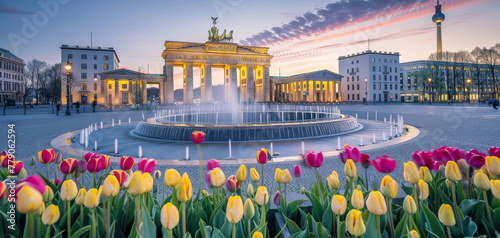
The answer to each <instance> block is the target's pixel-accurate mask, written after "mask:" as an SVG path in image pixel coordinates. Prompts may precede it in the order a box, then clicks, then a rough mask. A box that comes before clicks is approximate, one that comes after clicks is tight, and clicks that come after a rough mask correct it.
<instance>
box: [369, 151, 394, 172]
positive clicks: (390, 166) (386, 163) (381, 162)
mask: <svg viewBox="0 0 500 238" xmlns="http://www.w3.org/2000/svg"><path fill="white" fill-rule="evenodd" d="M372 165H373V167H375V169H376V170H377V171H378V172H379V173H383V174H387V173H392V172H393V171H394V170H395V169H396V160H393V159H391V158H389V156H387V155H383V156H382V157H380V156H377V159H375V160H372Z"/></svg>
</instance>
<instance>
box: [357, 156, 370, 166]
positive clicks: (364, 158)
mask: <svg viewBox="0 0 500 238" xmlns="http://www.w3.org/2000/svg"><path fill="white" fill-rule="evenodd" d="M359 162H361V166H363V168H365V169H367V168H368V167H370V165H372V163H371V161H370V156H369V155H367V154H361V159H360V160H359Z"/></svg>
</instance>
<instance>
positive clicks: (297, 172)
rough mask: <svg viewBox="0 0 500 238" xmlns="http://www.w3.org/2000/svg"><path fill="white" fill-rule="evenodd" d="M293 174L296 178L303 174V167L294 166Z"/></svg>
mask: <svg viewBox="0 0 500 238" xmlns="http://www.w3.org/2000/svg"><path fill="white" fill-rule="evenodd" d="M293 176H295V177H296V178H299V177H300V176H302V169H301V168H300V166H298V165H294V166H293Z"/></svg>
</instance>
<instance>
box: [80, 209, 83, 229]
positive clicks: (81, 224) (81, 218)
mask: <svg viewBox="0 0 500 238" xmlns="http://www.w3.org/2000/svg"><path fill="white" fill-rule="evenodd" d="M80 227H83V206H82V205H80Z"/></svg>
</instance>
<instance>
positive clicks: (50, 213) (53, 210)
mask: <svg viewBox="0 0 500 238" xmlns="http://www.w3.org/2000/svg"><path fill="white" fill-rule="evenodd" d="M60 215H61V214H60V212H59V207H58V206H56V205H54V204H50V205H49V206H48V207H47V208H46V209H45V211H44V212H43V214H42V222H43V224H44V225H46V226H50V225H52V224H54V223H56V222H57V221H58V220H59V216H60Z"/></svg>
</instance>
